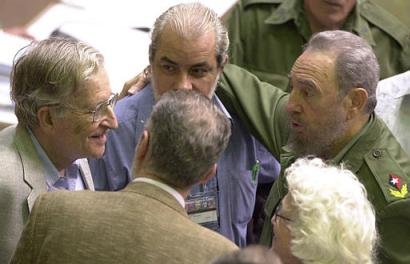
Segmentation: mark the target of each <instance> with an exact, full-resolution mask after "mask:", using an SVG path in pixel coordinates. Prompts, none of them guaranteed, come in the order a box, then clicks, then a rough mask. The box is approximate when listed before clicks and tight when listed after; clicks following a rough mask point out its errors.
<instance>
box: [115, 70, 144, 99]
mask: <svg viewBox="0 0 410 264" xmlns="http://www.w3.org/2000/svg"><path fill="white" fill-rule="evenodd" d="M150 81H151V66H147V67H146V68H145V69H144V71H143V72H141V73H139V74H138V75H137V76H135V77H134V78H132V79H131V80H129V81H127V82H125V83H124V86H123V88H122V91H121V93H120V97H119V98H123V97H125V96H128V95H133V94H136V93H137V92H139V91H140V90H142V89H143V88H144V87H145V85H146V84H147V83H149V82H150Z"/></svg>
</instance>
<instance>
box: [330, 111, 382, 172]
mask: <svg viewBox="0 0 410 264" xmlns="http://www.w3.org/2000/svg"><path fill="white" fill-rule="evenodd" d="M375 125H376V118H375V116H374V114H372V115H370V118H369V121H368V122H367V124H366V125H365V126H364V127H363V128H362V130H361V131H360V132H359V133H358V134H357V135H356V136H354V137H353V139H352V140H351V141H350V142H349V143H348V144H347V145H346V146H345V147H344V148H343V149H342V150H341V151H340V152H339V153H338V154H337V155H336V157H334V158H333V159H332V160H330V163H332V164H335V165H336V164H343V163H345V164H346V165H347V167H348V169H350V170H351V171H353V172H354V173H356V172H357V171H358V170H359V169H360V167H361V166H362V164H363V157H364V156H365V155H366V154H367V153H368V152H369V149H371V147H370V146H371V145H373V144H374V142H376V140H377V137H378V134H377V131H379V130H378V129H374V127H375ZM373 131H375V132H373ZM364 135H366V136H364Z"/></svg>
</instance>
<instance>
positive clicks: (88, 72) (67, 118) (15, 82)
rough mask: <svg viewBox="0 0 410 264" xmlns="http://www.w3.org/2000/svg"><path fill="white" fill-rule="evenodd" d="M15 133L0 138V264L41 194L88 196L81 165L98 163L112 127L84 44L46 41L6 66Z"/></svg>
mask: <svg viewBox="0 0 410 264" xmlns="http://www.w3.org/2000/svg"><path fill="white" fill-rule="evenodd" d="M11 80H12V81H11V97H12V100H13V101H14V103H15V113H16V116H17V118H18V125H17V126H12V127H9V128H6V129H4V130H3V131H1V133H0V159H1V160H2V164H3V165H2V171H1V172H0V263H8V261H9V258H10V257H11V255H12V253H13V251H14V248H15V246H16V244H17V242H18V239H19V237H20V234H21V232H22V230H23V227H24V224H25V222H26V220H27V218H28V216H29V213H30V211H31V209H32V206H33V204H34V201H35V199H36V198H37V196H38V195H40V194H41V193H45V192H48V191H55V190H59V189H65V190H72V191H74V190H85V189H90V190H94V184H93V181H92V177H91V173H90V169H89V167H88V162H87V160H86V159H85V158H86V157H94V158H98V157H101V156H102V155H103V153H104V150H105V142H106V134H107V131H108V130H109V129H112V128H116V127H117V126H118V124H117V119H116V117H115V114H114V112H113V107H114V105H115V103H116V101H117V95H115V94H112V93H111V89H110V85H109V80H108V76H107V73H106V71H105V69H104V59H103V56H102V55H101V54H100V53H99V52H98V51H97V50H95V49H94V48H93V47H90V46H89V45H87V44H84V43H81V42H77V41H74V40H68V39H58V38H52V39H46V40H43V41H40V42H37V43H33V44H31V45H30V46H28V47H26V48H25V49H24V50H23V51H22V52H21V54H17V59H16V61H15V63H14V65H13V70H12V76H11Z"/></svg>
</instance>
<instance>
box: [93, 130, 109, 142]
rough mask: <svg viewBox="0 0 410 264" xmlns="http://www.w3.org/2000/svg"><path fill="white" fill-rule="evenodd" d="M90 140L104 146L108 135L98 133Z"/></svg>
mask: <svg viewBox="0 0 410 264" xmlns="http://www.w3.org/2000/svg"><path fill="white" fill-rule="evenodd" d="M90 139H91V140H93V141H95V142H96V143H97V144H100V145H104V144H105V142H107V133H105V132H104V133H98V134H94V135H91V136H90Z"/></svg>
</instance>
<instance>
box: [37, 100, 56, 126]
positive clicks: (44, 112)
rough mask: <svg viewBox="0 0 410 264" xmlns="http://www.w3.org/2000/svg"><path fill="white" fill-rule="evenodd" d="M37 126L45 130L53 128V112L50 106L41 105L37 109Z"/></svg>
mask: <svg viewBox="0 0 410 264" xmlns="http://www.w3.org/2000/svg"><path fill="white" fill-rule="evenodd" d="M37 120H38V126H39V128H40V129H41V130H43V131H45V132H47V131H51V130H52V129H53V128H54V120H53V114H52V113H51V111H50V107H48V106H42V107H40V109H38V111H37Z"/></svg>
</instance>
